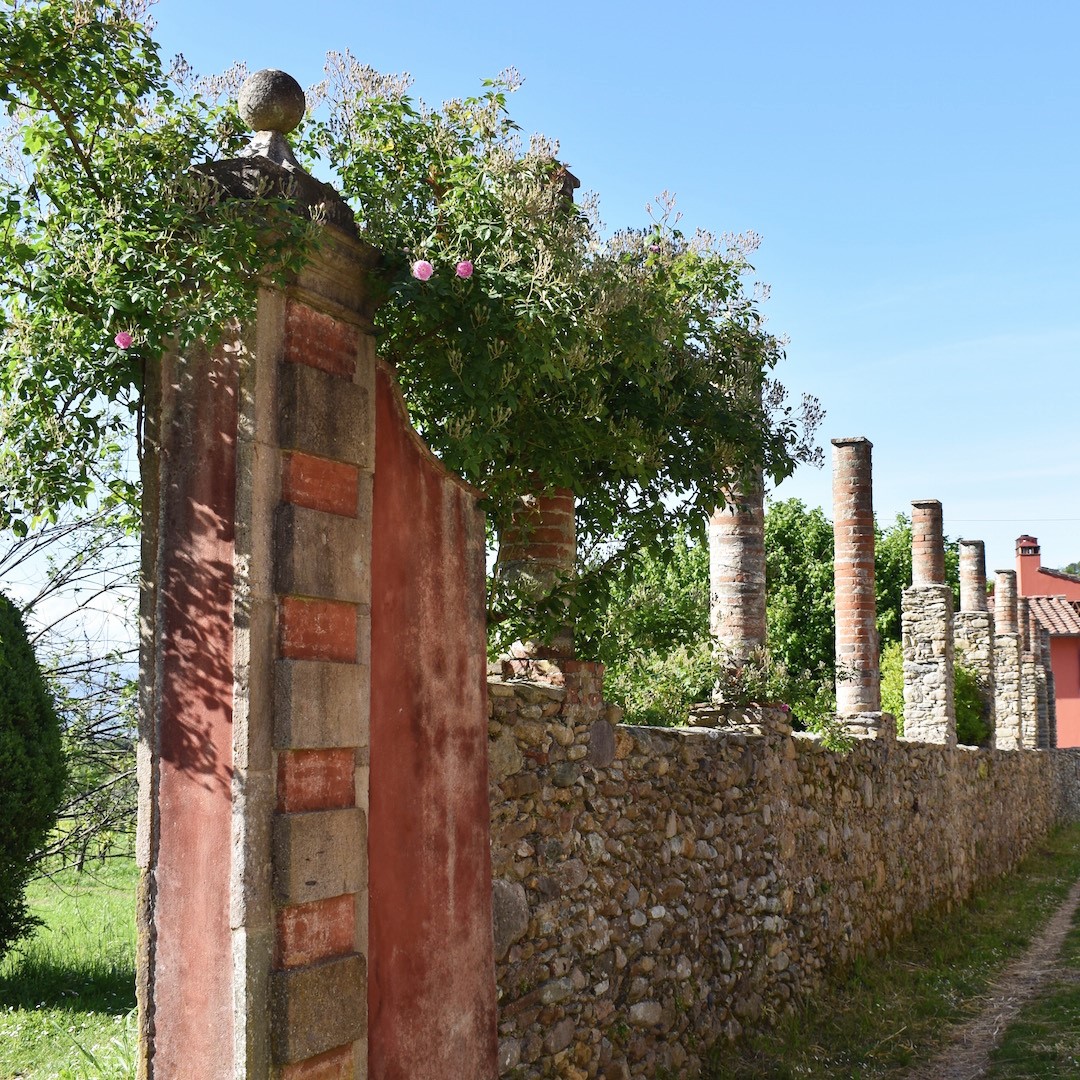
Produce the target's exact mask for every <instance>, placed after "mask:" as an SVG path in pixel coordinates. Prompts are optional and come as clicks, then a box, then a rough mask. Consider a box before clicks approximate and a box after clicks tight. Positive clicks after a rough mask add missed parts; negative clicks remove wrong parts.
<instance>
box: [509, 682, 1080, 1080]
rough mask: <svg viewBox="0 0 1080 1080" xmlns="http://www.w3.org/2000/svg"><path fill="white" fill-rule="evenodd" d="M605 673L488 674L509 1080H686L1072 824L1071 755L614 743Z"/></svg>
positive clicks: (639, 733) (764, 735)
mask: <svg viewBox="0 0 1080 1080" xmlns="http://www.w3.org/2000/svg"><path fill="white" fill-rule="evenodd" d="M601 676H602V672H601V671H600V669H599V668H598V667H597V666H594V665H587V664H574V665H569V667H568V669H567V670H566V673H565V679H564V682H565V685H563V686H551V685H546V684H542V683H535V682H525V681H520V680H519V681H503V680H501V679H492V680H489V710H490V720H489V749H490V762H491V770H490V784H491V806H492V822H491V836H492V868H493V874H494V898H495V946H496V976H497V981H498V994H499V1039H500V1044H499V1050H500V1072H501V1075H502V1076H504V1077H515V1078H521V1080H526V1078H529V1080H531V1078H538V1077H548V1076H558V1077H566V1078H576V1080H585V1078H589V1077H603V1078H605V1080H612V1078H622V1080H627V1078H629V1077H638V1076H652V1075H656V1073H657V1070H658V1069H659V1068H660V1067H664V1068H667V1069H668V1070H670V1071H671V1072H672V1073H673V1074H674V1075H677V1076H691V1075H693V1074H694V1070H695V1069H696V1068H697V1067H698V1066H699V1065H700V1063H701V1060H702V1055H703V1053H704V1051H705V1049H706V1047H707V1046H708V1044H709V1043H710V1042H711V1041H712V1040H714V1039H716V1038H721V1037H730V1036H734V1035H737V1034H738V1033H739V1032H740V1031H741V1030H743V1029H745V1028H747V1027H753V1026H760V1025H762V1024H764V1023H765V1018H766V1017H767V1016H769V1015H771V1014H773V1013H774V1012H775V1011H777V1010H783V1009H784V1007H785V1006H786V1005H787V1004H788V1003H789V1002H790V1001H792V1000H793V999H794V997H795V996H796V995H797V994H801V993H803V992H805V991H808V990H811V989H812V988H813V987H815V986H816V985H817V984H818V983H819V982H820V980H821V979H822V977H823V974H824V972H825V970H826V968H828V967H831V966H835V965H837V964H843V963H844V962H845V961H848V960H850V959H851V958H853V957H855V956H856V955H859V954H867V953H870V952H872V951H873V950H874V949H876V948H878V947H880V946H882V945H883V944H885V943H887V942H889V941H890V940H892V939H893V938H895V937H896V936H897V935H899V934H902V933H904V932H906V931H907V930H909V929H910V927H911V924H912V920H913V918H914V917H915V916H916V915H918V914H919V913H921V912H924V911H926V910H928V909H930V908H935V907H938V906H950V905H952V904H954V903H956V902H957V901H960V900H962V899H964V898H965V897H967V896H968V895H969V894H970V893H971V892H972V890H973V889H974V888H975V886H976V885H977V884H979V883H980V882H986V881H988V880H990V879H992V878H994V877H996V876H997V875H1000V874H1002V873H1004V872H1005V871H1007V870H1008V869H1010V868H1011V867H1012V866H1013V865H1014V864H1015V863H1016V862H1017V861H1018V860H1019V859H1020V858H1021V857H1022V856H1023V855H1024V854H1025V853H1026V852H1027V851H1028V849H1029V848H1030V847H1031V845H1032V843H1033V842H1034V841H1035V840H1037V839H1038V838H1039V837H1040V836H1042V835H1044V834H1045V833H1046V832H1047V831H1048V829H1050V828H1051V826H1052V825H1053V824H1054V823H1055V821H1057V820H1058V819H1060V818H1062V817H1069V816H1071V817H1076V816H1078V815H1077V812H1076V807H1077V806H1078V805H1080V779H1078V776H1080V755H1067V754H1066V752H1052V753H1015V752H1014V753H1007V752H1004V751H997V750H975V749H971V748H967V747H956V746H944V745H929V744H920V743H910V742H903V741H901V742H895V741H891V740H884V739H860V740H856V742H855V745H854V748H853V749H851V750H850V751H848V752H834V751H830V750H826V749H824V748H823V746H822V745H821V743H820V741H819V740H818V739H817V738H815V737H811V736H804V735H791V734H789V733H788V731H787V729H786V727H785V725H784V724H783V723H782V722H779V723H776V722H774V723H772V724H771V725H764V726H762V725H758V726H753V725H743V729H742V730H722V729H715V730H706V729H703V728H684V729H650V728H631V727H624V726H621V725H619V724H618V723H617V720H618V718H619V714H618V710H617V709H609V708H607V707H606V706H605V704H604V702H603V700H602V698H601ZM754 731H760V732H761V734H750V733H748V732H754Z"/></svg>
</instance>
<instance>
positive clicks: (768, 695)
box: [576, 500, 835, 732]
mask: <svg viewBox="0 0 1080 1080" xmlns="http://www.w3.org/2000/svg"><path fill="white" fill-rule="evenodd" d="M778 508H779V509H778ZM803 515H805V516H807V517H810V518H811V523H810V525H809V526H808V527H807V528H806V529H805V533H806V537H805V543H804V544H801V545H800V544H794V545H793V540H794V539H795V538H797V537H798V536H799V534H800V532H801V530H800V521H801V518H802V516H803ZM765 536H766V541H765V546H766V550H767V551H768V552H772V553H773V554H774V555H775V556H777V558H776V559H775V560H774V561H772V562H770V563H769V567H770V571H769V575H768V577H767V589H768V603H769V613H770V619H772V617H773V616H772V612H773V610H774V606H773V605H774V597H778V599H777V600H776V607H775V610H777V611H785V610H786V611H789V612H790V622H785V621H784V620H783V619H778V620H777V621H778V624H779V625H780V626H781V628H782V629H784V630H785V631H794V629H795V627H796V625H797V615H798V604H799V602H800V598H801V601H803V602H805V603H806V604H807V606H808V609H811V610H813V611H814V613H815V615H816V616H822V617H823V616H824V615H825V614H826V613H825V611H824V609H823V606H822V605H820V604H819V603H818V601H817V598H815V597H814V596H813V595H812V591H813V590H812V589H809V588H804V587H803V586H802V585H801V584H800V582H799V581H798V577H799V573H800V572H801V570H802V569H804V568H805V562H804V563H803V564H802V565H801V566H800V565H794V564H792V565H786V566H785V565H782V562H781V560H780V559H779V557H778V556H779V553H780V552H782V551H783V550H785V549H786V548H791V547H792V546H794V548H795V549H796V550H797V551H798V552H799V553H800V556H802V555H806V554H807V553H813V554H814V558H815V559H816V557H817V554H819V553H820V552H821V551H822V549H823V546H824V545H825V544H826V542H827V543H828V545H829V546H830V547H831V537H832V532H831V528H830V527H829V526H828V523H827V522H826V521H825V519H824V515H822V514H821V511H820V510H818V511H814V512H809V511H806V510H805V508H804V507H803V506H802V504H801V503H798V501H797V500H792V501H791V502H790V503H780V504H777V506H775V507H774V506H770V507H769V509H768V511H767V513H766V515H765ZM807 557H809V556H807ZM812 569H813V570H815V571H820V567H819V566H817V564H816V563H815V564H814V566H813V567H812ZM827 571H828V574H829V575H831V573H832V563H831V559H830V560H829V561H828V563H827ZM774 573H775V576H774ZM814 580H816V581H817V582H818V584H819V585H823V584H824V579H822V578H820V577H819V578H817V579H814ZM830 584H831V577H830ZM774 590H775V591H774ZM827 596H831V590H830V592H829V593H828V594H827ZM598 610H599V612H600V617H599V620H598V623H597V625H596V628H595V630H594V631H593V632H592V634H590V635H588V636H579V637H578V638H577V639H576V645H577V649H578V653H579V655H582V656H589V657H594V658H595V659H598V660H600V661H602V662H603V663H604V665H605V694H606V695H607V697H608V699H609V700H611V701H612V702H614V703H615V704H618V705H620V706H621V707H622V708H623V709H624V710H625V711H626V719H627V721H628V722H630V723H638V724H660V725H672V724H681V723H685V722H686V717H687V712H688V710H689V708H690V706H691V705H693V704H696V703H698V702H702V701H707V700H709V699H711V698H712V696H713V692H714V690H718V691H719V693H720V696H721V697H723V699H724V700H726V701H729V702H731V703H733V704H751V703H756V704H786V705H788V706H789V707H790V709H791V712H792V719H793V722H794V724H795V725H796V726H797V727H807V728H810V729H811V730H815V731H822V732H826V731H827V729H828V727H829V724H828V720H829V717H830V716H831V714H832V713H833V712H834V710H835V699H834V695H833V685H832V663H831V661H832V657H831V656H829V663H828V665H827V666H826V665H825V663H824V661H823V659H822V658H821V656H820V655H819V654H815V653H814V652H813V646H804V647H803V648H802V650H801V651H800V650H799V649H797V648H792V649H791V650H790V651H789V652H784V651H783V645H784V642H785V640H786V639H785V638H784V637H781V638H780V639H779V640H780V647H779V648H778V649H777V650H775V651H774V649H773V645H772V636H771V635H772V624H771V622H770V643H769V648H768V650H767V651H766V652H765V653H763V654H761V655H759V656H756V657H753V658H751V660H750V661H749V662H747V663H744V664H741V665H738V666H733V665H730V664H729V663H727V662H726V660H725V659H724V658H723V657H721V656H718V655H717V654H716V650H715V647H714V643H713V640H712V637H711V636H710V633H709V553H708V545H707V544H706V543H705V538H704V530H703V529H702V528H700V526H699V531H698V533H697V534H693V533H691V532H689V531H687V530H683V531H682V532H680V533H678V534H677V535H676V537H675V539H674V540H673V541H671V542H670V543H669V544H667V545H666V546H665V547H664V548H662V549H661V550H659V551H644V552H639V553H638V554H637V555H636V556H635V557H634V558H633V559H631V560H629V562H628V563H627V564H626V565H625V566H624V567H623V568H622V569H621V571H620V573H619V575H618V577H617V578H616V580H615V584H614V585H613V587H612V588H611V591H610V592H609V593H608V594H607V596H606V598H605V599H604V601H603V602H602V603H601V604H600V605H599V606H598ZM827 615H828V623H829V625H830V626H831V622H832V612H831V608H830V609H829V610H828V612H827ZM792 640H796V639H795V637H794V635H793V636H792ZM827 640H829V641H831V638H829V639H827ZM830 648H831V646H830ZM788 656H792V657H794V660H795V663H813V664H815V667H814V669H812V670H810V669H807V668H805V667H804V668H796V667H794V666H791V667H789V666H788V662H787V657H788Z"/></svg>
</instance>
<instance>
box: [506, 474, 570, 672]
mask: <svg viewBox="0 0 1080 1080" xmlns="http://www.w3.org/2000/svg"><path fill="white" fill-rule="evenodd" d="M576 563H577V528H576V524H575V518H574V493H573V492H572V491H570V489H569V488H556V489H555V490H554V491H550V492H537V493H533V494H530V495H525V496H523V497H522V499H521V501H520V503H519V505H518V508H517V509H516V510H515V512H514V515H513V518H512V520H511V522H510V524H509V525H508V526H507V527H506V528H505V529H503V530H502V532H501V534H500V536H499V553H498V557H497V559H496V563H495V573H496V575H497V576H498V577H499V578H500V580H502V581H503V582H505V583H506V584H508V585H509V586H511V587H512V588H515V589H522V590H524V591H526V592H527V593H528V594H529V595H533V596H537V597H542V596H545V595H546V594H548V593H550V592H551V591H552V590H553V589H554V588H555V587H556V586H557V585H558V584H559V583H560V582H565V581H568V580H569V579H570V578H572V577H573V576H574V570H575V567H576ZM573 655H574V631H573V627H572V626H571V625H570V624H569V623H566V624H564V625H563V626H561V627H559V628H558V629H557V630H556V631H555V632H554V634H553V635H552V636H551V638H550V639H549V640H548V641H542V642H536V641H529V642H517V643H515V645H514V647H513V648H512V649H511V657H512V658H514V659H518V660H522V661H525V662H526V664H527V663H528V662H529V661H533V660H540V661H554V662H556V663H557V662H558V661H560V660H569V659H571V658H572V657H573ZM519 666H520V665H519ZM530 673H531V674H542V673H541V672H536V671H531V672H530Z"/></svg>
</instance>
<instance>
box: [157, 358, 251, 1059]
mask: <svg viewBox="0 0 1080 1080" xmlns="http://www.w3.org/2000/svg"><path fill="white" fill-rule="evenodd" d="M164 363H166V365H167V367H166V370H165V371H164V372H163V375H162V386H163V388H162V395H163V402H162V404H163V421H164V423H163V430H162V433H161V440H162V447H161V462H162V466H161V476H162V491H163V495H164V492H165V491H166V489H167V490H168V496H167V498H165V497H163V500H162V501H163V504H164V506H165V517H164V519H163V520H162V522H161V523H160V528H161V530H162V532H161V535H162V536H164V537H166V538H168V541H169V542H168V545H167V547H166V550H165V551H164V553H163V555H162V564H161V566H160V575H161V576H160V579H159V580H160V597H159V603H160V606H159V619H160V624H159V632H160V634H161V642H162V645H161V671H160V683H159V693H160V706H159V709H160V711H159V718H160V719H159V723H160V727H159V730H158V750H159V754H160V766H159V770H160V771H159V774H158V811H159V815H158V822H159V830H160V831H159V834H158V840H157V843H158V851H157V858H156V863H155V875H154V888H155V893H156V897H155V900H154V907H153V925H154V933H155V943H154V946H153V948H154V950H155V959H154V980H155V985H154V1005H155V1012H154V1037H153V1051H154V1052H153V1075H155V1076H161V1077H181V1076H184V1077H191V1078H193V1080H195V1078H202V1077H205V1078H211V1077H220V1076H225V1075H227V1074H229V1073H231V1068H232V1066H231V1062H232V1011H233V1001H232V989H231V979H232V971H231V944H230V929H229V874H230V866H231V837H230V829H231V819H232V797H231V791H230V784H231V780H232V701H233V670H232V667H233V624H232V618H233V604H232V601H233V548H234V534H233V520H234V510H235V497H236V486H235V476H236V427H237V376H236V368H235V361H233V360H228V359H222V358H210V357H199V358H192V359H189V360H188V362H187V364H186V365H185V384H186V387H187V389H185V391H184V398H183V400H184V405H183V408H180V409H177V408H175V407H174V402H175V396H174V395H173V389H172V387H173V383H174V381H175V376H174V374H173V369H172V366H171V364H172V362H171V361H170V360H166V361H164ZM196 418H198V419H196Z"/></svg>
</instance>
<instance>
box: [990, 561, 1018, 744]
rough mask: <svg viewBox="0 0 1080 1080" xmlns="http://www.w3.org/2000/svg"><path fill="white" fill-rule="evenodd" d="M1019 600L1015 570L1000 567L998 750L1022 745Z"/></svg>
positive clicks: (996, 672)
mask: <svg viewBox="0 0 1080 1080" xmlns="http://www.w3.org/2000/svg"><path fill="white" fill-rule="evenodd" d="M1016 600H1017V597H1016V571H1015V570H998V571H997V575H996V582H995V586H994V713H995V731H996V734H997V748H998V749H999V750H1019V749H1020V748H1021V746H1022V745H1023V739H1022V736H1021V730H1020V634H1019V632H1018V625H1017V617H1016Z"/></svg>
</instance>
